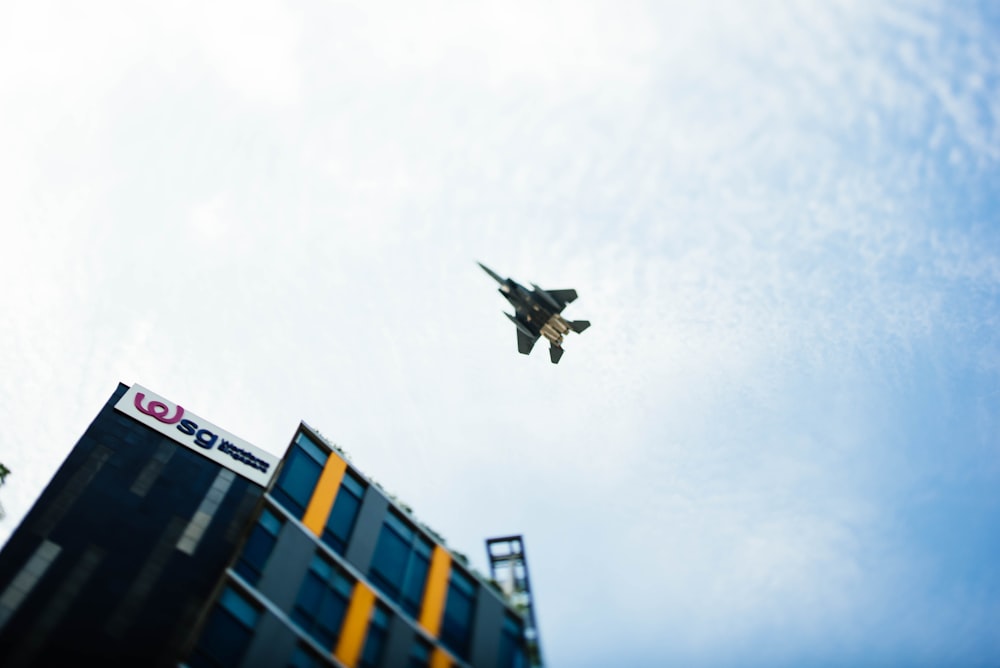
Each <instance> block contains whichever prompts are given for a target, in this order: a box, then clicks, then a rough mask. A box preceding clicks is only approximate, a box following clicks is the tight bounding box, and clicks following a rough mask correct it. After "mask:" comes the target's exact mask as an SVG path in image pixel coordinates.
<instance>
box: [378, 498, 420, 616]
mask: <svg viewBox="0 0 1000 668" xmlns="http://www.w3.org/2000/svg"><path fill="white" fill-rule="evenodd" d="M430 562H431V543H430V541H429V540H427V539H426V538H424V537H423V536H422V535H420V534H419V533H417V532H416V531H414V530H413V529H411V528H410V527H408V526H407V525H406V524H404V523H403V520H401V519H400V518H399V517H397V516H396V515H395V514H394V513H389V515H388V516H387V517H386V519H385V524H383V525H382V533H380V534H379V537H378V543H376V544H375V555H374V556H373V557H372V566H371V570H370V572H369V576H370V577H371V580H372V582H373V583H374V584H375V586H377V587H378V588H379V589H381V590H382V591H383V592H384V593H385V595H386V596H388V597H389V598H390V599H392V600H393V601H395V602H396V603H398V604H399V606H400V607H401V608H403V609H404V610H406V611H407V612H408V613H410V614H411V615H413V616H414V617H416V616H417V615H418V614H419V612H420V604H421V602H422V601H423V597H424V583H425V582H426V580H427V569H428V567H429V566H430Z"/></svg>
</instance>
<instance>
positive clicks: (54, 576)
mask: <svg viewBox="0 0 1000 668" xmlns="http://www.w3.org/2000/svg"><path fill="white" fill-rule="evenodd" d="M463 562H464V558H462V557H461V556H460V555H457V554H456V553H453V552H451V551H449V550H448V549H447V548H446V547H445V545H444V543H443V541H442V540H440V538H439V537H438V536H436V535H435V534H434V532H432V531H431V530H429V529H428V528H427V527H425V526H423V525H422V524H421V523H420V522H418V521H416V520H415V519H414V517H413V516H412V514H411V513H410V511H409V510H408V509H407V508H406V507H405V506H403V505H401V504H399V503H397V502H395V501H394V500H393V499H392V498H390V497H389V496H388V495H387V494H386V493H385V492H384V491H383V490H381V489H380V488H379V487H378V486H377V485H376V484H373V483H372V481H371V480H370V479H368V478H366V477H365V476H364V475H363V474H362V473H361V472H360V471H358V470H357V469H355V468H354V467H353V466H352V465H351V463H350V462H348V461H347V460H346V459H345V458H344V456H343V455H342V453H341V452H339V451H338V450H337V448H336V447H334V446H332V445H330V444H329V443H328V442H327V441H326V440H325V439H324V438H322V437H321V436H320V434H318V433H317V432H316V431H314V430H313V429H311V428H310V427H309V426H308V425H306V424H301V425H299V428H298V429H297V430H296V432H295V434H294V436H293V438H292V440H291V443H290V445H289V446H288V450H287V452H286V454H285V456H284V457H283V458H281V459H280V460H279V459H278V458H276V457H274V456H273V455H270V454H268V453H266V452H264V451H262V450H259V449H257V448H255V447H254V446H252V445H250V444H248V443H245V442H243V441H241V440H239V439H237V438H236V437H234V436H232V435H231V434H229V433H228V432H225V431H223V430H221V429H219V428H218V427H215V426H214V425H212V424H210V423H208V422H207V421H205V420H203V419H201V418H199V417H198V416H196V415H194V414H192V413H190V412H189V411H186V410H185V409H184V408H182V407H181V406H180V405H177V404H174V403H172V402H170V401H168V400H166V399H163V398H161V397H157V396H156V395H154V394H153V393H151V392H149V391H148V390H145V389H144V388H141V387H139V386H133V387H132V388H128V387H126V386H124V385H120V386H119V387H118V389H117V390H116V391H115V393H114V394H113V395H112V396H111V398H110V399H109V401H108V403H107V404H106V405H105V406H104V408H103V409H102V410H101V412H100V413H99V414H98V416H97V418H96V419H95V420H94V422H93V423H92V424H91V425H90V427H89V428H88V429H87V431H86V433H85V434H84V435H83V437H82V438H81V439H80V441H79V442H78V443H77V445H76V447H75V448H74V449H73V451H72V452H71V453H70V455H69V456H68V457H67V459H66V462H65V463H64V464H63V466H62V467H61V468H60V469H59V471H58V472H57V473H56V475H55V477H54V478H53V479H52V481H51V482H50V484H49V485H48V487H47V488H46V489H45V491H44V492H43V494H42V495H41V497H40V498H39V500H38V502H37V503H36V504H35V506H34V507H33V508H32V510H31V511H30V512H29V514H28V515H27V517H26V518H25V520H24V522H23V523H22V524H21V526H19V527H18V529H17V530H16V532H15V533H14V535H13V536H12V537H11V539H10V541H9V542H8V544H7V546H6V547H5V548H4V550H3V552H0V665H3V666H19V665H69V664H74V665H75V664H80V663H90V662H94V663H97V662H100V663H102V664H104V665H163V666H176V665H187V666H190V667H191V668H200V667H201V666H245V667H251V666H295V667H297V668H302V667H306V666H347V667H350V668H354V667H359V668H360V667H364V668H376V667H377V668H396V667H406V666H412V667H414V668H416V667H419V666H428V667H433V668H443V667H444V666H456V667H458V666H476V667H483V668H513V667H518V668H520V667H522V666H527V665H528V662H529V658H528V657H529V654H528V652H527V646H526V619H528V618H527V617H526V616H525V615H524V612H525V611H524V610H523V609H520V608H518V607H516V606H515V605H514V604H513V603H512V602H511V599H509V598H508V597H507V596H505V595H504V594H503V593H502V592H501V591H500V589H499V587H496V586H495V585H494V584H493V583H491V582H490V581H489V580H487V579H485V578H483V577H480V576H479V575H478V574H476V573H475V572H474V571H472V570H471V569H470V568H468V567H467V566H466V565H465V564H464V563H463ZM532 657H534V654H532ZM531 663H532V664H536V663H537V662H536V661H535V660H532V661H531Z"/></svg>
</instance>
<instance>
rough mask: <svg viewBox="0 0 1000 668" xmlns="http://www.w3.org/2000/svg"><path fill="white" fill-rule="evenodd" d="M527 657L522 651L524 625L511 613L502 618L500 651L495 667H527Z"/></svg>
mask: <svg viewBox="0 0 1000 668" xmlns="http://www.w3.org/2000/svg"><path fill="white" fill-rule="evenodd" d="M527 666H528V659H527V656H526V655H525V652H524V626H523V624H522V623H521V622H520V621H519V620H517V619H515V618H514V617H513V616H512V615H507V616H506V617H505V618H504V620H503V630H502V631H501V633H500V653H499V657H498V659H497V668H527Z"/></svg>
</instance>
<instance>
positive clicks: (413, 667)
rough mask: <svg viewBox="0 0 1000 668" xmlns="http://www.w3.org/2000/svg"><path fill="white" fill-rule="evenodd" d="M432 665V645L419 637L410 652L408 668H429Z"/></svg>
mask: <svg viewBox="0 0 1000 668" xmlns="http://www.w3.org/2000/svg"><path fill="white" fill-rule="evenodd" d="M430 664H431V644H430V643H429V642H427V641H426V640H424V639H423V638H421V637H420V636H417V639H416V640H415V641H414V643H413V648H412V649H411V650H410V660H409V661H408V662H407V664H406V668H428V667H429V666H430Z"/></svg>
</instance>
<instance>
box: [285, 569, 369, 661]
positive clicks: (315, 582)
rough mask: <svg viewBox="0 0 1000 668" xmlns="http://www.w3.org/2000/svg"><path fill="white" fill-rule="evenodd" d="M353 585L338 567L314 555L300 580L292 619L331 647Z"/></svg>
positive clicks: (327, 646) (337, 633) (325, 645)
mask: <svg viewBox="0 0 1000 668" xmlns="http://www.w3.org/2000/svg"><path fill="white" fill-rule="evenodd" d="M353 585H354V583H353V582H351V581H350V580H349V579H348V578H347V576H346V575H344V574H343V573H342V572H341V571H340V569H339V568H337V567H336V566H334V565H333V564H332V563H330V562H329V561H327V560H326V559H324V558H323V557H321V556H319V555H316V556H315V557H313V561H312V564H311V565H310V566H309V572H308V573H306V577H305V580H303V582H302V588H301V589H300V590H299V597H298V599H297V600H296V601H295V607H294V608H293V609H292V619H293V620H295V622H296V623H297V624H298V625H299V626H301V627H302V629H303V630H304V631H305V632H306V633H308V634H309V635H311V636H312V637H313V639H314V640H315V641H316V642H318V643H319V644H320V645H322V646H323V647H326V648H327V649H329V650H332V649H333V647H334V645H335V644H336V643H337V636H338V635H340V625H341V624H342V623H343V621H344V613H345V612H346V611H347V603H348V601H350V599H351V589H352V588H353Z"/></svg>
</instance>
